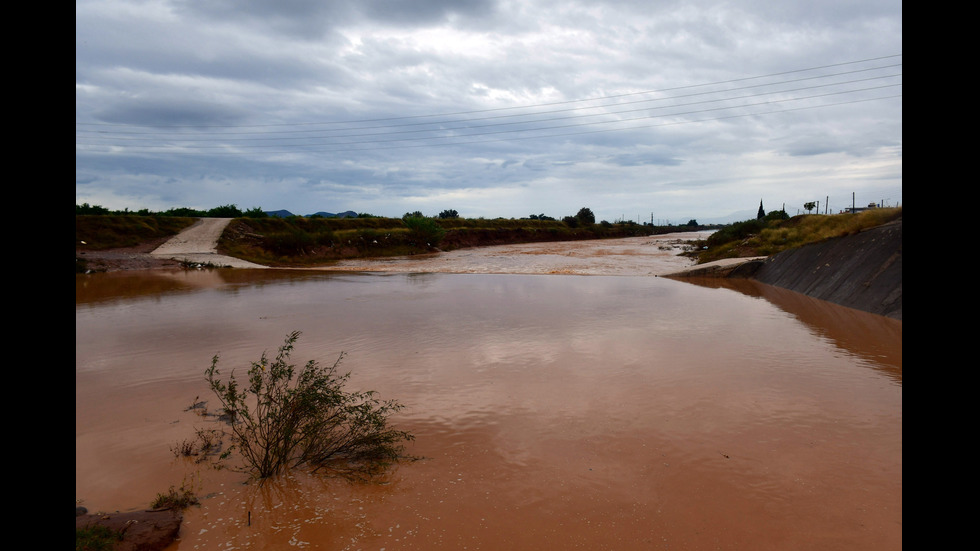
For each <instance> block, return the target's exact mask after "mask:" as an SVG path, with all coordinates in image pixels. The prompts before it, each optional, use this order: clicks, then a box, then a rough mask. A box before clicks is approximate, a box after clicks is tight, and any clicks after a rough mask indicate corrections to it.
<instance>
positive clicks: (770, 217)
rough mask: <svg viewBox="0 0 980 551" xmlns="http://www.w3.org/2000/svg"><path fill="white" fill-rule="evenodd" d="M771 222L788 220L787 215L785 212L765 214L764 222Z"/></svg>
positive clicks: (772, 211)
mask: <svg viewBox="0 0 980 551" xmlns="http://www.w3.org/2000/svg"><path fill="white" fill-rule="evenodd" d="M771 220H789V215H788V214H786V211H785V210H771V211H769V213H768V214H766V217H765V221H766V222H769V221H771Z"/></svg>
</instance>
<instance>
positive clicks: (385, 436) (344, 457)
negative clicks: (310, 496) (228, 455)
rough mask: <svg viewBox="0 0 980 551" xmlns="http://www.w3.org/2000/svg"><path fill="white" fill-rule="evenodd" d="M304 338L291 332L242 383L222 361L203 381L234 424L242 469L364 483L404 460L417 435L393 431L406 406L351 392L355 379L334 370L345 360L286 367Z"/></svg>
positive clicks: (215, 360) (234, 445)
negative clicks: (302, 470) (303, 470)
mask: <svg viewBox="0 0 980 551" xmlns="http://www.w3.org/2000/svg"><path fill="white" fill-rule="evenodd" d="M299 335H300V333H299V332H298V331H294V332H292V333H290V334H289V335H288V336H287V337H286V340H285V342H284V343H283V345H282V346H281V347H280V348H279V351H278V353H277V355H276V357H275V360H272V361H270V360H269V359H268V358H267V357H266V355H265V354H262V357H261V359H260V360H259V361H257V362H252V364H251V367H250V368H249V370H248V378H247V381H246V382H244V383H243V384H239V382H238V381H237V380H236V379H235V376H234V373H232V374H231V375H230V376H229V377H228V378H227V380H222V379H221V374H220V372H219V371H218V356H217V355H215V356H214V358H213V359H212V360H211V367H210V368H208V369H207V370H206V372H205V373H206V376H207V381H208V384H209V385H210V388H211V391H212V392H213V393H214V394H215V396H217V398H218V400H219V401H220V402H221V405H222V408H223V414H224V415H225V416H226V417H227V418H228V419H229V420H230V424H231V440H232V449H234V450H237V452H238V453H239V454H240V455H241V457H242V459H243V460H244V463H245V467H244V469H245V470H246V471H248V472H250V473H251V474H252V475H253V476H255V477H257V478H259V479H264V478H267V477H270V476H274V475H277V474H281V473H283V472H285V471H288V470H289V469H292V468H295V467H299V466H305V467H307V468H309V470H310V471H312V472H316V473H325V474H336V475H340V476H344V477H348V478H352V479H367V478H370V477H372V476H374V475H378V474H381V473H383V472H384V471H385V470H386V469H387V468H388V467H389V466H390V465H391V464H393V463H394V462H396V461H398V460H401V459H407V458H409V456H407V455H405V453H404V442H406V441H409V440H413V439H414V436H413V435H411V434H409V433H407V432H404V431H399V430H395V429H392V428H390V427H389V426H388V421H389V418H390V417H391V415H393V414H394V413H396V412H397V411H399V410H400V409H401V408H402V406H401V405H400V404H399V403H397V402H394V401H381V400H378V399H377V398H376V397H375V393H374V392H372V391H367V392H346V391H345V390H344V385H345V384H346V383H347V380H348V378H349V377H350V373H347V374H345V375H341V374H339V373H338V372H337V368H338V366H339V365H340V362H341V360H342V359H343V357H344V354H343V353H341V355H340V356H339V357H338V358H337V360H336V361H335V362H334V363H333V364H332V365H330V366H327V367H323V366H321V365H319V364H318V363H316V362H315V361H312V360H311V361H310V362H308V363H307V364H306V365H305V366H304V367H302V368H301V369H297V367H296V366H295V365H293V364H291V363H289V358H290V354H291V353H292V351H293V346H294V344H295V342H296V340H297V339H298V338H299Z"/></svg>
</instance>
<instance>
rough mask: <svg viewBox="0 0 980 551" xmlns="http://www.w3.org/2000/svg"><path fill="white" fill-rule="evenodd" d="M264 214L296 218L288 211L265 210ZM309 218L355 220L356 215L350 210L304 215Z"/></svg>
mask: <svg viewBox="0 0 980 551" xmlns="http://www.w3.org/2000/svg"><path fill="white" fill-rule="evenodd" d="M265 213H266V214H268V215H269V216H276V217H278V218H287V217H289V216H296V215H295V214H293V213H291V212H289V211H288V210H267V211H265ZM311 216H322V217H323V218H357V213H356V212H354V211H352V210H348V211H344V212H338V213H333V212H323V211H320V212H314V213H313V214H307V215H305V217H306V218H309V217H311Z"/></svg>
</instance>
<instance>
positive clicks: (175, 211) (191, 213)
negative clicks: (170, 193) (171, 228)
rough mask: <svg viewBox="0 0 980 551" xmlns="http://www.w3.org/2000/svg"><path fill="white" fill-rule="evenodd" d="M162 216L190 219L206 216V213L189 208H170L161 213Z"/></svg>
mask: <svg viewBox="0 0 980 551" xmlns="http://www.w3.org/2000/svg"><path fill="white" fill-rule="evenodd" d="M163 215H164V216H186V217H190V218H202V217H205V216H207V213H206V212H204V211H201V210H195V209H192V208H189V207H177V208H172V209H169V210H167V211H164V212H163Z"/></svg>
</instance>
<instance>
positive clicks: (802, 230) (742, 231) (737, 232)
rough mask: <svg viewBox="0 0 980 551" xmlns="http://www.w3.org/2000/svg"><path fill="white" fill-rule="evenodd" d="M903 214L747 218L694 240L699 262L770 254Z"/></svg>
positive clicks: (881, 210) (893, 210)
mask: <svg viewBox="0 0 980 551" xmlns="http://www.w3.org/2000/svg"><path fill="white" fill-rule="evenodd" d="M901 217H902V208H901V207H897V208H879V209H871V210H866V211H863V212H859V213H855V214H830V215H818V214H813V215H799V216H794V217H792V218H788V219H782V220H780V219H770V220H746V221H744V222H738V223H735V224H730V225H728V226H725V227H724V228H722V229H720V230H718V231H717V232H715V233H713V234H711V235H710V236H709V237H708V238H707V239H705V240H703V241H701V242H698V243H697V249H698V250H697V252H695V253H692V256H696V257H697V260H698V264H704V263H705V262H712V261H715V260H721V259H724V258H743V257H749V256H770V255H773V254H776V253H778V252H780V251H784V250H787V249H793V248H796V247H800V246H802V245H806V244H808V243H816V242H818V241H823V240H825V239H829V238H832V237H840V236H844V235H850V234H853V233H857V232H859V231H861V230H864V229H867V228H872V227H875V226H880V225H882V224H885V223H888V222H890V221H892V220H896V219H898V218H901Z"/></svg>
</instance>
